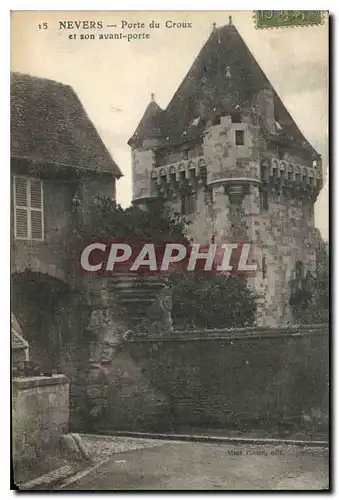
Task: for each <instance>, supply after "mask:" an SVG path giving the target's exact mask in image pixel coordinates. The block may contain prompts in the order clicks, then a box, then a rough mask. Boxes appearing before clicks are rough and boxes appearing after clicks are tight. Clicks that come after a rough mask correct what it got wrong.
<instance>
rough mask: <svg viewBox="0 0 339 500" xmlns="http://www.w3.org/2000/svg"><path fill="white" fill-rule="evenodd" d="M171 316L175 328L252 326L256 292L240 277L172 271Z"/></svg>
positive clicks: (254, 314)
mask: <svg viewBox="0 0 339 500" xmlns="http://www.w3.org/2000/svg"><path fill="white" fill-rule="evenodd" d="M170 282H171V284H172V287H173V307H172V318H173V322H174V328H176V329H180V330H182V329H190V328H199V329H200V328H201V329H206V328H207V329H213V328H235V327H245V326H250V325H253V323H254V321H255V316H256V295H255V293H254V292H252V290H250V289H249V287H248V285H247V281H246V279H245V278H243V277H240V276H229V277H227V276H222V275H219V276H218V275H203V276H202V275H195V274H188V273H186V274H184V275H182V274H180V275H178V274H173V275H172V276H171V277H170Z"/></svg>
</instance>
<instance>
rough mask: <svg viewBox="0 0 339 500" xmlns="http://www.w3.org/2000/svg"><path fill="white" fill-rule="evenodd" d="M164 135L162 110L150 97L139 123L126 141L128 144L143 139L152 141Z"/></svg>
mask: <svg viewBox="0 0 339 500" xmlns="http://www.w3.org/2000/svg"><path fill="white" fill-rule="evenodd" d="M163 134H164V123H163V110H162V109H161V108H160V106H159V105H158V104H157V103H156V102H155V101H154V98H153V96H152V100H151V102H150V103H149V104H148V106H147V108H146V111H145V113H144V115H143V117H142V118H141V120H140V123H139V125H138V127H137V129H136V131H135V132H134V134H133V135H132V137H131V138H130V140H129V141H128V144H130V143H133V142H135V141H137V142H138V141H142V140H144V139H154V138H158V137H162V136H163Z"/></svg>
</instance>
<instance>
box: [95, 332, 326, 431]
mask: <svg viewBox="0 0 339 500" xmlns="http://www.w3.org/2000/svg"><path fill="white" fill-rule="evenodd" d="M114 366H115V368H114V370H111V371H110V374H109V379H107V378H106V379H105V377H104V376H103V386H104V385H105V386H106V387H107V392H106V394H105V395H104V396H102V401H103V404H104V407H103V410H102V418H101V419H100V418H99V419H98V420H97V422H96V424H95V429H96V430H102V429H105V431H106V432H107V431H109V430H115V429H127V430H139V431H140V430H145V429H148V430H154V429H156V428H162V429H163V430H173V429H174V430H179V429H180V428H183V427H184V428H190V427H200V428H202V427H207V428H219V429H220V428H224V429H227V428H231V429H234V428H246V427H247V428H249V429H253V428H260V427H265V428H268V429H271V428H274V427H275V426H278V427H279V426H280V427H289V426H292V427H293V428H294V429H297V430H302V429H306V430H309V431H310V433H314V432H315V431H318V430H322V431H324V429H325V431H326V429H327V417H328V379H329V371H328V329H327V327H326V326H319V327H316V326H314V327H307V328H306V327H293V328H292V327H291V328H288V329H264V328H261V329H259V328H247V329H236V330H222V331H214V330H213V331H205V332H203V331H191V332H180V333H179V332H174V333H173V334H172V335H171V337H170V338H164V339H159V340H156V339H154V338H147V337H144V338H140V339H133V338H132V339H130V340H127V341H125V342H124V344H123V345H122V346H121V347H120V348H119V351H117V353H116V357H115V361H114Z"/></svg>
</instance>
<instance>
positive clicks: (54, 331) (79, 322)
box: [11, 270, 89, 420]
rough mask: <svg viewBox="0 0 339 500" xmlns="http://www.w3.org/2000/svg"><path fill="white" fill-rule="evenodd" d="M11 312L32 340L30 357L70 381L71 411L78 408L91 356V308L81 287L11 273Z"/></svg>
mask: <svg viewBox="0 0 339 500" xmlns="http://www.w3.org/2000/svg"><path fill="white" fill-rule="evenodd" d="M11 285H12V286H11V288H12V289H11V296H12V297H11V305H12V312H13V313H14V314H15V316H16V317H17V320H18V322H19V324H20V327H21V329H22V334H23V337H24V338H25V339H26V340H27V342H28V343H29V350H30V359H31V360H32V361H33V362H34V363H35V364H37V365H38V366H39V367H41V368H42V371H44V372H51V371H57V372H59V373H64V374H65V375H67V376H68V378H69V380H70V413H71V420H72V419H73V417H74V413H77V412H78V411H79V408H80V407H81V405H82V401H83V397H84V392H85V377H86V375H85V371H86V368H87V364H88V359H89V339H88V335H87V334H88V332H87V330H86V326H87V324H88V320H89V310H88V307H87V305H86V303H85V301H84V299H83V294H82V293H81V291H80V290H76V289H72V288H71V287H70V285H68V284H67V283H65V282H64V281H62V280H60V279H58V278H56V277H54V276H50V275H47V274H43V273H39V272H32V271H30V270H26V271H24V272H22V273H14V274H12V279H11Z"/></svg>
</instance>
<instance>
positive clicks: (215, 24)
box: [212, 23, 217, 31]
mask: <svg viewBox="0 0 339 500" xmlns="http://www.w3.org/2000/svg"><path fill="white" fill-rule="evenodd" d="M212 26H213V31H215V30H216V29H217V23H213V25H212Z"/></svg>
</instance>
